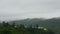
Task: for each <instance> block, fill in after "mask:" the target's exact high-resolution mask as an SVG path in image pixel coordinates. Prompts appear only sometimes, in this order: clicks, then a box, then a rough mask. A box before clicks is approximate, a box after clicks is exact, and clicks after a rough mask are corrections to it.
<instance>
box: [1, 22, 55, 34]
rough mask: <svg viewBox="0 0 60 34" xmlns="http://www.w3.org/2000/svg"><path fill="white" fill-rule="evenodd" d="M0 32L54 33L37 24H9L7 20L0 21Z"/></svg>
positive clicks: (3, 33)
mask: <svg viewBox="0 0 60 34" xmlns="http://www.w3.org/2000/svg"><path fill="white" fill-rule="evenodd" d="M0 34H54V32H53V31H52V30H51V29H49V28H45V27H40V26H38V25H37V24H36V25H34V26H32V25H30V26H25V25H22V24H20V25H18V24H17V25H16V23H14V22H13V24H9V22H2V23H0Z"/></svg>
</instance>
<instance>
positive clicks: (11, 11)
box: [0, 0, 60, 21]
mask: <svg viewBox="0 0 60 34" xmlns="http://www.w3.org/2000/svg"><path fill="white" fill-rule="evenodd" d="M53 17H60V0H0V20H2V21H4V20H16V19H25V18H53Z"/></svg>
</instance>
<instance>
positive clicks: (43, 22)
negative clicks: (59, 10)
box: [10, 18, 60, 34]
mask: <svg viewBox="0 0 60 34" xmlns="http://www.w3.org/2000/svg"><path fill="white" fill-rule="evenodd" d="M13 23H15V24H19V25H20V24H24V25H36V24H38V25H39V26H42V27H46V28H47V27H48V28H50V29H52V30H53V31H54V32H56V34H60V18H52V19H44V18H33V19H24V20H15V21H11V22H10V24H13Z"/></svg>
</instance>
